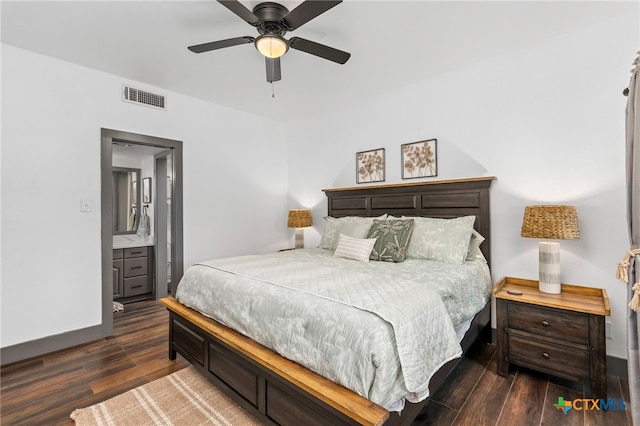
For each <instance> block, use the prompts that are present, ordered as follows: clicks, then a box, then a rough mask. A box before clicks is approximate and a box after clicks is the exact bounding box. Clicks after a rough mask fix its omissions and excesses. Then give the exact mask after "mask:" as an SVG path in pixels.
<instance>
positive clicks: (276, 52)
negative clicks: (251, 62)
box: [255, 34, 289, 58]
mask: <svg viewBox="0 0 640 426" xmlns="http://www.w3.org/2000/svg"><path fill="white" fill-rule="evenodd" d="M255 45H256V49H258V51H259V52H260V53H262V54H263V55H264V56H266V57H267V58H279V57H280V56H282V55H284V54H285V53H287V50H289V44H288V43H287V41H286V40H285V39H284V38H282V37H280V36H278V35H273V34H263V35H261V36H259V37H258V38H257V39H256V42H255Z"/></svg>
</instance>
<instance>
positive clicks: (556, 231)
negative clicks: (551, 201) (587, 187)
mask: <svg viewBox="0 0 640 426" xmlns="http://www.w3.org/2000/svg"><path fill="white" fill-rule="evenodd" d="M520 235H522V236H523V237H527V238H547V239H551V240H577V239H579V238H580V228H579V227H578V213H577V212H576V208H575V207H573V206H557V205H546V206H526V207H525V209H524V219H523V220H522V232H521V233H520Z"/></svg>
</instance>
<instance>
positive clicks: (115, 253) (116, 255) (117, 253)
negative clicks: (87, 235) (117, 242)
mask: <svg viewBox="0 0 640 426" xmlns="http://www.w3.org/2000/svg"><path fill="white" fill-rule="evenodd" d="M123 257H124V250H122V249H114V250H113V260H116V259H122V258H123Z"/></svg>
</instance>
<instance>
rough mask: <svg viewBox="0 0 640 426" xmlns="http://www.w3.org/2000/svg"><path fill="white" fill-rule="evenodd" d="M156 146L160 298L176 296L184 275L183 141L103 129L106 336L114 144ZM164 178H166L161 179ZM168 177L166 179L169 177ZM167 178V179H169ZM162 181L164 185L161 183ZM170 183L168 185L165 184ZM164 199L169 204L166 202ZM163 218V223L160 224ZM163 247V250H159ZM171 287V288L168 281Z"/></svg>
mask: <svg viewBox="0 0 640 426" xmlns="http://www.w3.org/2000/svg"><path fill="white" fill-rule="evenodd" d="M114 143H117V144H129V145H134V146H140V147H154V148H157V149H158V151H160V153H159V154H157V155H155V173H154V174H155V176H156V179H155V180H156V185H155V186H156V196H157V197H158V200H163V202H162V203H156V206H158V207H156V208H155V209H156V211H155V217H156V220H155V223H156V225H154V226H155V230H156V232H155V233H156V234H157V235H158V236H159V237H160V238H159V241H158V242H156V243H155V245H156V247H157V251H158V252H159V253H158V254H159V256H158V257H160V258H161V261H162V262H164V263H163V264H161V263H160V261H159V260H158V259H156V271H163V272H160V273H156V276H158V275H159V277H158V278H157V279H156V285H155V291H154V294H155V295H156V298H158V297H163V296H166V295H167V294H168V293H172V294H175V287H176V286H177V282H178V281H179V280H180V278H181V277H182V274H183V269H184V261H183V253H184V251H183V225H182V217H183V216H182V200H183V198H182V141H177V140H172V139H164V138H158V137H155V136H148V135H141V134H137V133H130V132H123V131H119V130H112V129H104V128H103V129H101V193H102V196H101V237H102V244H101V247H102V335H103V337H106V336H110V335H111V334H113V274H112V270H113V178H112V172H113V144H114ZM160 176H162V179H158V177H160ZM165 176H166V178H165ZM165 179H166V180H165ZM160 182H162V184H160ZM165 183H166V185H165ZM164 200H167V201H168V202H167V203H166V205H165V203H164ZM159 219H162V222H159ZM158 248H159V250H158ZM169 279H170V280H171V288H168V286H167V283H168V280H169Z"/></svg>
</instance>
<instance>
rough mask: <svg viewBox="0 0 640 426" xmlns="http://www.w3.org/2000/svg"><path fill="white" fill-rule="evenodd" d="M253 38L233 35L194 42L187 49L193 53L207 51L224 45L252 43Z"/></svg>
mask: <svg viewBox="0 0 640 426" xmlns="http://www.w3.org/2000/svg"><path fill="white" fill-rule="evenodd" d="M254 41H255V39H254V38H253V37H249V36H246V37H235V38H228V39H226V40H218V41H211V42H209V43H202V44H196V45H194V46H189V47H187V49H189V50H190V51H192V52H193V53H203V52H208V51H210V50H217V49H222V48H225V47H231V46H238V45H240V44H247V43H253V42H254Z"/></svg>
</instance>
